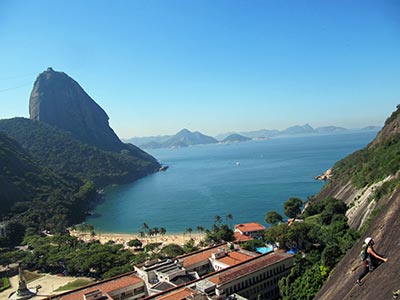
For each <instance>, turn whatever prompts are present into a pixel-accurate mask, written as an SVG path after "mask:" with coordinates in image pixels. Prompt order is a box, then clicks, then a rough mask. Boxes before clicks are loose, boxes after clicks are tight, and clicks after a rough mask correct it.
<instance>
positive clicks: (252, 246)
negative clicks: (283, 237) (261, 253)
mask: <svg viewBox="0 0 400 300" xmlns="http://www.w3.org/2000/svg"><path fill="white" fill-rule="evenodd" d="M261 247H265V243H264V242H263V241H260V240H257V239H252V240H250V241H247V242H245V243H243V249H246V250H249V251H256V248H261Z"/></svg>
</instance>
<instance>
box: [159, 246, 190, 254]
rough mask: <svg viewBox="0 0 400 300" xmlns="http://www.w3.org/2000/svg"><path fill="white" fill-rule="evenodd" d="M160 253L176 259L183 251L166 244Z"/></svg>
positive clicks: (178, 247) (180, 248)
mask: <svg viewBox="0 0 400 300" xmlns="http://www.w3.org/2000/svg"><path fill="white" fill-rule="evenodd" d="M160 253H161V254H162V255H163V256H166V257H177V256H179V255H182V254H184V253H185V251H183V249H182V247H181V246H179V245H177V244H168V245H166V246H165V247H163V248H162V249H161V251H160Z"/></svg>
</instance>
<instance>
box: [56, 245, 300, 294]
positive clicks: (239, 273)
mask: <svg viewBox="0 0 400 300" xmlns="http://www.w3.org/2000/svg"><path fill="white" fill-rule="evenodd" d="M293 265H294V257H293V255H290V254H286V253H281V252H268V253H265V254H262V255H260V254H257V253H252V252H249V251H245V250H242V249H240V248H239V247H238V246H236V247H233V246H232V245H229V244H226V243H224V244H220V245H217V246H214V247H211V248H207V249H203V250H199V251H196V252H193V253H190V254H187V255H183V256H180V257H177V258H176V259H173V260H171V259H164V260H157V261H152V262H147V263H145V264H142V265H138V266H135V272H130V273H128V274H124V275H120V276H117V277H114V278H111V279H108V280H104V281H102V282H99V283H93V284H91V285H88V286H86V287H82V288H79V289H77V290H74V291H70V292H66V293H64V294H61V295H58V296H53V297H51V298H49V299H57V300H136V299H144V300H145V299H146V300H150V299H155V300H228V299H247V300H257V299H258V298H259V297H260V296H261V297H263V299H270V300H275V299H279V296H280V295H279V288H278V281H279V280H280V279H281V278H282V277H283V276H286V275H288V274H289V272H290V269H291V268H292V267H293ZM200 274H201V275H200Z"/></svg>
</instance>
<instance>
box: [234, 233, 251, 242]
mask: <svg viewBox="0 0 400 300" xmlns="http://www.w3.org/2000/svg"><path fill="white" fill-rule="evenodd" d="M233 237H234V238H235V241H236V242H238V243H242V242H247V241H250V240H252V239H253V238H251V237H249V236H247V235H244V234H241V233H240V232H235V234H234V235H233Z"/></svg>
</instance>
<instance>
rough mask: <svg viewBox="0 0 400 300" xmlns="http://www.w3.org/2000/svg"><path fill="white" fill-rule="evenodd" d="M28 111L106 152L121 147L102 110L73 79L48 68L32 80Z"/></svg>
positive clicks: (33, 116) (31, 116) (117, 149)
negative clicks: (33, 81)
mask: <svg viewBox="0 0 400 300" xmlns="http://www.w3.org/2000/svg"><path fill="white" fill-rule="evenodd" d="M29 114H30V118H31V119H33V120H38V121H42V122H45V123H48V124H50V125H53V126H55V127H57V128H60V129H62V130H65V131H68V132H70V133H71V134H72V135H73V136H74V137H75V138H76V139H78V140H81V141H82V142H84V143H86V144H90V145H94V146H97V147H99V148H101V149H104V150H109V151H119V150H121V149H122V148H123V143H122V142H121V141H120V139H119V138H118V137H117V135H116V134H115V133H114V131H113V130H112V129H111V127H110V126H109V123H108V119H109V118H108V116H107V114H106V113H105V111H104V110H103V109H102V108H101V107H100V106H99V105H98V104H97V103H96V102H95V101H94V100H93V99H92V98H91V97H90V96H89V95H88V94H87V93H86V92H85V91H84V90H83V89H82V87H81V86H80V85H79V84H78V83H77V82H76V81H75V80H73V79H72V78H71V77H69V76H68V75H67V74H65V73H63V72H57V71H54V70H53V69H52V68H51V67H49V68H48V69H47V70H46V71H44V72H42V73H41V74H39V76H38V77H37V79H36V81H35V83H34V86H33V89H32V92H31V96H30V100H29Z"/></svg>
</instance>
